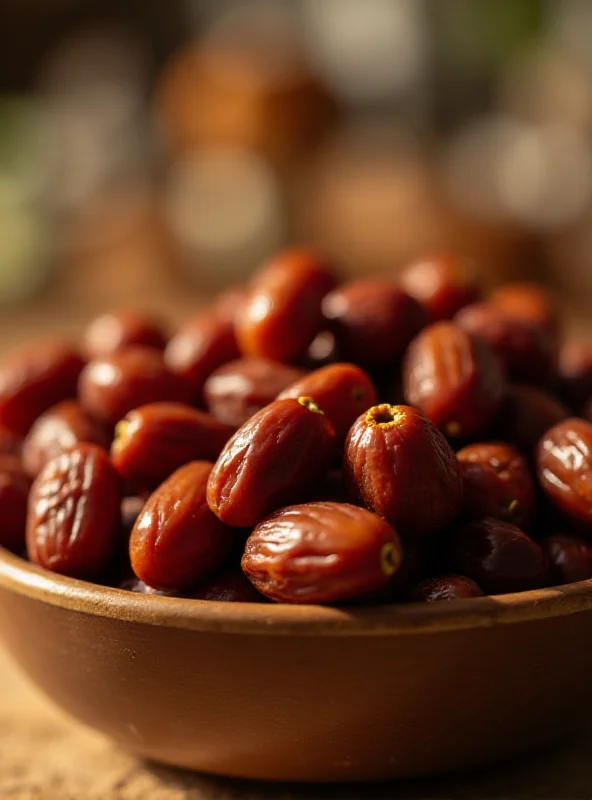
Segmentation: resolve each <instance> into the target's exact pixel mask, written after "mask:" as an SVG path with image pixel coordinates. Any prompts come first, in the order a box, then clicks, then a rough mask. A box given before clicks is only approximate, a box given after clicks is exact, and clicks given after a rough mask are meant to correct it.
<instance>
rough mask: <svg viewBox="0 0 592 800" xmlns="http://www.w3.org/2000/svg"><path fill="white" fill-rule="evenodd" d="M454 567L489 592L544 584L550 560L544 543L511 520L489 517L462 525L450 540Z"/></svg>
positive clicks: (511, 590) (535, 587) (520, 589)
mask: <svg viewBox="0 0 592 800" xmlns="http://www.w3.org/2000/svg"><path fill="white" fill-rule="evenodd" d="M448 546H449V548H450V549H449V553H450V561H451V567H452V569H453V570H455V571H457V572H458V573H459V574H462V575H466V576H467V577H468V578H471V579H472V580H474V581H475V582H476V583H477V584H478V585H479V586H480V587H481V588H482V589H483V591H484V592H486V593H487V594H507V593H508V592H522V591H526V590H527V589H538V588H539V587H541V586H544V584H545V581H546V577H547V564H546V559H545V556H544V553H543V551H542V549H541V547H540V546H539V545H538V544H536V542H533V540H532V539H530V538H529V537H528V536H527V535H526V534H525V533H524V532H523V531H521V530H520V528H517V527H516V526H515V525H511V524H510V523H509V522H504V521H503V520H499V519H494V518H493V517H486V518H485V519H482V520H478V521H476V522H471V523H469V524H468V525H465V526H464V527H462V528H459V529H458V530H457V531H455V533H454V534H453V535H452V537H451V539H450V541H449V545H448Z"/></svg>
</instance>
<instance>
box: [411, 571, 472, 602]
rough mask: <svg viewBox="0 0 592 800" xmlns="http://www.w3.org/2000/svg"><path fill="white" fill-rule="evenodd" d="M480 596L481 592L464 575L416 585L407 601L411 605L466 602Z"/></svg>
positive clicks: (429, 579) (442, 576) (447, 576)
mask: <svg viewBox="0 0 592 800" xmlns="http://www.w3.org/2000/svg"><path fill="white" fill-rule="evenodd" d="M482 596H483V592H482V591H481V589H480V588H479V587H478V586H477V584H476V583H475V581H472V580H471V579H470V578H465V577H464V575H441V576H440V577H439V578H428V579H426V580H425V581H421V582H420V583H418V584H417V586H416V587H415V588H414V589H413V590H412V591H411V592H410V593H409V597H408V599H409V601H410V602H412V603H435V602H438V601H439V600H466V599H468V598H469V597H482Z"/></svg>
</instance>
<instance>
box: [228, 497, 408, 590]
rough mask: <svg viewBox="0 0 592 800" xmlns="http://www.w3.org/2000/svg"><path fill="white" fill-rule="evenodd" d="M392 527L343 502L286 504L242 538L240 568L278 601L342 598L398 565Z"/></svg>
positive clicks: (382, 580)
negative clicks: (243, 546)
mask: <svg viewBox="0 0 592 800" xmlns="http://www.w3.org/2000/svg"><path fill="white" fill-rule="evenodd" d="M401 560H402V556H401V543H400V540H399V537H398V536H397V533H396V532H395V530H394V529H393V528H392V527H391V526H390V525H389V524H388V523H387V522H386V521H385V520H383V519H381V518H380V517H379V516H377V515H376V514H373V513H372V512H371V511H367V510H366V509H364V508H358V507H357V506H351V505H348V504H347V503H326V502H325V503H324V502H319V503H306V504H304V505H299V506H298V505H297V506H289V507H288V508H282V509H281V510H280V511H276V513H275V514H272V515H271V516H269V517H267V518H266V519H264V520H263V521H262V522H260V523H259V524H258V525H257V527H256V528H255V530H254V531H253V533H252V534H251V535H250V536H249V538H248V539H247V544H246V547H245V554H244V556H243V559H242V568H243V570H244V571H245V573H246V575H247V576H248V578H249V580H251V581H252V582H253V584H254V585H255V586H256V587H257V589H258V590H259V591H260V592H261V593H262V594H264V595H266V596H267V597H269V598H271V599H272V600H276V601H279V602H283V603H341V602H345V601H347V600H353V599H356V598H360V597H364V596H366V595H370V594H372V593H374V592H377V591H379V590H381V589H383V588H384V587H386V586H387V585H388V584H389V582H390V581H391V580H392V579H393V577H394V576H395V575H396V572H397V570H398V569H399V566H400V565H401Z"/></svg>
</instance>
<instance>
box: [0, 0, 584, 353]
mask: <svg viewBox="0 0 592 800" xmlns="http://www.w3.org/2000/svg"><path fill="white" fill-rule="evenodd" d="M590 41H592V3H590V0H548V2H544V1H543V0H496V2H495V3H493V2H491V0H363V2H361V0H269V1H268V2H266V1H265V0H171V1H170V2H168V3H161V2H150V1H149V0H101V1H100V2H97V1H95V0H85V2H82V1H81V0H52V2H51V3H47V2H43V0H4V2H3V3H2V9H1V10H0V336H1V337H2V341H3V344H11V343H13V342H16V341H20V340H21V339H22V338H24V335H23V332H24V331H26V335H27V336H29V335H34V334H36V333H39V332H42V331H46V330H56V329H61V330H65V331H67V332H70V331H71V332H74V331H77V330H78V329H79V327H80V324H81V322H82V320H84V319H87V318H88V317H89V315H93V314H95V313H98V312H100V311H103V310H105V309H106V308H109V307H113V306H115V307H118V306H129V305H132V306H140V307H144V308H146V309H147V310H156V311H160V312H161V313H162V314H163V315H164V316H165V317H167V318H168V319H169V320H170V321H171V322H172V323H173V324H174V323H175V322H176V321H180V320H181V319H183V318H184V317H186V316H187V315H188V313H189V312H191V311H192V310H194V309H196V308H197V307H198V306H199V305H201V304H202V303H204V302H206V301H207V300H208V298H209V297H210V296H211V295H212V294H213V293H214V292H216V291H218V290H219V289H221V288H223V287H225V286H226V285H228V284H231V283H236V282H240V281H242V280H244V279H245V278H246V277H247V276H248V275H249V274H250V273H251V272H252V270H253V269H254V268H255V267H256V266H257V265H259V264H260V262H261V261H262V260H263V259H264V258H265V257H266V256H267V255H268V254H269V253H271V252H272V251H273V250H274V249H275V248H277V247H278V246H280V245H281V244H282V243H284V242H289V241H306V242H311V243H316V244H318V245H319V246H321V247H322V248H323V249H324V250H325V251H327V252H328V253H329V254H330V255H332V256H333V257H334V258H335V260H336V262H337V263H338V265H339V267H340V269H341V270H342V272H343V274H345V275H358V274H367V273H382V274H396V272H397V270H399V269H400V268H401V267H402V266H404V265H405V264H406V262H408V261H409V260H410V259H411V258H413V257H414V256H416V255H418V254H421V253H422V252H424V251H426V250H434V249H437V248H452V249H454V250H457V251H459V252H460V253H462V254H465V255H468V256H471V257H473V258H474V259H475V260H476V261H477V263H478V264H479V265H480V266H481V268H482V270H483V275H484V279H485V280H486V282H488V283H489V284H495V283H498V282H500V281H502V280H504V279H507V278H510V277H521V278H533V277H534V278H535V279H537V280H541V281H545V282H547V283H549V284H550V285H551V286H552V287H553V288H554V290H555V291H556V292H557V294H558V296H559V297H560V298H561V300H562V302H564V303H565V304H566V305H568V306H569V308H570V309H572V313H573V318H574V320H576V321H577V320H578V319H585V318H586V315H587V313H588V311H589V309H590V307H591V306H592V48H591V47H590Z"/></svg>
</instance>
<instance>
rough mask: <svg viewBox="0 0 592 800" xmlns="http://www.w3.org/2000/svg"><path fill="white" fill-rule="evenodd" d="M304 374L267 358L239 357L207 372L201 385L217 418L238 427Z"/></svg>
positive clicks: (207, 401) (206, 400)
mask: <svg viewBox="0 0 592 800" xmlns="http://www.w3.org/2000/svg"><path fill="white" fill-rule="evenodd" d="M304 374H305V372H304V370H301V369H298V368H297V367H292V366H290V365H289V364H281V363H279V362H277V361H270V360H269V359H267V358H239V359H237V360H236V361H229V362H228V363H227V364H224V366H222V367H219V368H218V369H217V370H216V371H215V372H213V373H212V374H211V375H210V377H209V378H208V379H207V381H206V382H205V385H204V399H205V403H206V406H207V408H208V410H209V412H210V413H211V414H212V415H213V416H214V417H216V419H218V420H220V421H221V422H225V423H226V424H227V425H233V426H234V427H235V428H239V427H240V426H241V425H243V424H244V423H245V422H246V421H247V420H248V419H249V417H252V416H253V414H255V413H257V411H260V410H261V409H262V408H263V407H264V406H267V405H269V403H271V402H272V400H275V398H276V397H277V395H278V394H279V393H280V392H281V391H282V389H284V388H285V387H286V386H290V385H291V384H293V383H294V382H295V381H298V380H299V379H300V378H301V377H302V376H303V375H304ZM301 394H305V393H304V392H301ZM298 396H300V395H298Z"/></svg>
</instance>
